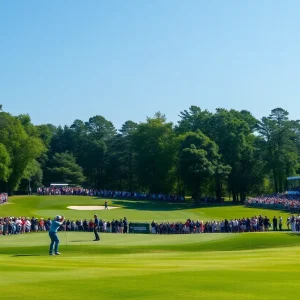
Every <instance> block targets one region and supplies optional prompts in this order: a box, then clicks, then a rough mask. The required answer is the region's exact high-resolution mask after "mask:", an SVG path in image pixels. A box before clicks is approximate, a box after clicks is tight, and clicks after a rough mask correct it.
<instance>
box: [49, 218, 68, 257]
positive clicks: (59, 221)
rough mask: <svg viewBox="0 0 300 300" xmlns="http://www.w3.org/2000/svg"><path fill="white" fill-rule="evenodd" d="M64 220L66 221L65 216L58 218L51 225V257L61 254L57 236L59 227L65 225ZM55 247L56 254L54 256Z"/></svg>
mask: <svg viewBox="0 0 300 300" xmlns="http://www.w3.org/2000/svg"><path fill="white" fill-rule="evenodd" d="M64 219H65V218H64V216H56V217H55V219H54V220H53V222H52V223H51V227H50V230H49V237H50V239H51V243H50V250H49V254H50V255H60V254H61V253H59V252H58V245H59V239H58V236H57V231H58V229H59V227H60V226H61V225H62V224H63V222H64ZM53 246H54V254H53Z"/></svg>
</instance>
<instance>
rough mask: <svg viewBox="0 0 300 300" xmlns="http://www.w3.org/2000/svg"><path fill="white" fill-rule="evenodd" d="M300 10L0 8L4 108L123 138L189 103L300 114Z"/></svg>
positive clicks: (299, 6)
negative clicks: (95, 123)
mask: <svg viewBox="0 0 300 300" xmlns="http://www.w3.org/2000/svg"><path fill="white" fill-rule="evenodd" d="M299 12H300V1H298V0H295V1H289V0H286V1H279V0H272V1H263V0H257V1H255V0H250V1H246V0H243V1H239V0H235V1H230V0H227V1H222V0H219V1H214V0H212V1H201V0H195V1H193V0H187V1H182V0H178V1H177V0H150V1H147V0H126V1H124V0H112V1H108V0H107V1H104V0H95V1H93V0H87V1H86V0H83V1H79V0H68V1H67V0H63V1H59V0H53V1H50V0H42V1H41V0H26V1H23V0H19V1H9V0H7V1H1V2H0V82H1V83H0V103H2V104H3V108H4V110H5V111H8V112H11V113H12V114H14V115H16V114H20V113H29V114H30V115H31V118H32V120H33V122H34V123H35V124H42V123H52V124H55V125H59V124H61V125H65V124H67V125H71V124H72V122H73V120H75V119H81V120H84V121H86V120H88V118H89V117H91V116H94V115H97V114H99V115H103V116H104V117H105V118H107V119H108V120H110V121H112V122H113V123H114V124H115V126H116V127H117V128H120V127H121V125H122V123H124V122H125V121H126V120H133V121H136V122H139V121H144V120H145V118H146V116H152V115H153V114H154V113H155V112H156V111H161V112H163V113H165V114H166V115H167V117H168V119H169V120H171V121H173V122H177V120H178V119H179V118H178V114H179V112H180V111H181V110H184V109H188V108H189V106H190V105H198V106H200V107H201V108H203V109H208V110H210V111H214V110H215V109H216V108H218V107H224V108H228V109H229V108H234V109H238V110H240V109H247V110H250V111H251V112H252V113H253V114H254V116H256V117H258V118H260V117H262V116H264V115H268V114H269V113H270V111H271V109H273V108H275V107H278V106H280V107H283V108H285V109H287V110H288V111H289V112H290V117H291V118H293V119H297V118H299V112H300V99H299V96H300V34H299V32H300V18H299Z"/></svg>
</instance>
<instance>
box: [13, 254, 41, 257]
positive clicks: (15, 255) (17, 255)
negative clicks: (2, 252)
mask: <svg viewBox="0 0 300 300" xmlns="http://www.w3.org/2000/svg"><path fill="white" fill-rule="evenodd" d="M19 256H20V257H22V256H41V255H39V254H14V255H12V257H19Z"/></svg>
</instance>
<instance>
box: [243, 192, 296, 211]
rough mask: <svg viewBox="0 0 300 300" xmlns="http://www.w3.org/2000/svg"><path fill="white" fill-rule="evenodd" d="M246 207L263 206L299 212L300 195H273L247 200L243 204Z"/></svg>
mask: <svg viewBox="0 0 300 300" xmlns="http://www.w3.org/2000/svg"><path fill="white" fill-rule="evenodd" d="M245 204H246V205H247V206H264V207H270V208H280V209H286V210H289V211H300V195H288V194H274V195H265V196H260V197H254V198H249V199H247V201H246V202H245Z"/></svg>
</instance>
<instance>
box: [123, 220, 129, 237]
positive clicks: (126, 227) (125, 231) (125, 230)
mask: <svg viewBox="0 0 300 300" xmlns="http://www.w3.org/2000/svg"><path fill="white" fill-rule="evenodd" d="M123 225H124V226H123V227H124V231H123V233H127V232H128V221H127V218H126V217H124V220H123Z"/></svg>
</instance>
